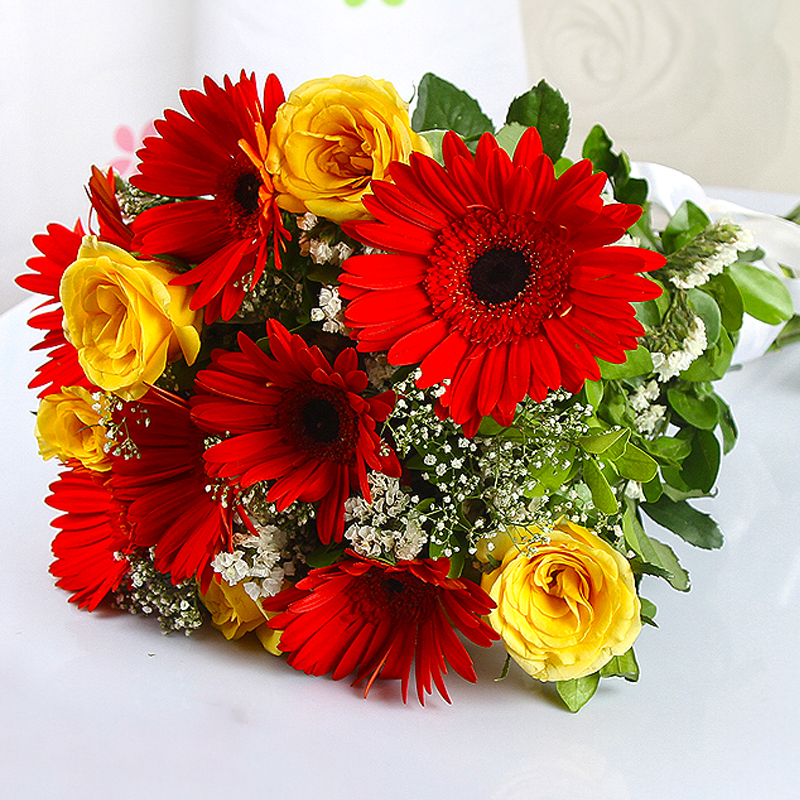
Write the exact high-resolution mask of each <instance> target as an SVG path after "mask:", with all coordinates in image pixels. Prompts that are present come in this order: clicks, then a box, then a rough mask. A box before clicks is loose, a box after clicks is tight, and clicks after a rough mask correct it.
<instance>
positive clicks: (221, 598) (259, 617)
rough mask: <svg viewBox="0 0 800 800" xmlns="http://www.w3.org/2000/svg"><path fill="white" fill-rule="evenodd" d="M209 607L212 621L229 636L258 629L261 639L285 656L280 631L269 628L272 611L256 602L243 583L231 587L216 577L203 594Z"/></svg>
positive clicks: (274, 652)
mask: <svg viewBox="0 0 800 800" xmlns="http://www.w3.org/2000/svg"><path fill="white" fill-rule="evenodd" d="M200 599H201V600H202V601H203V604H204V605H205V607H206V608H207V609H208V610H209V611H210V612H211V624H212V625H213V626H214V627H215V628H217V629H218V630H220V631H221V632H222V635H223V636H224V637H225V638H226V639H240V638H241V637H242V636H244V635H245V634H246V633H249V632H250V631H255V634H256V636H258V639H259V641H260V642H261V644H262V645H263V646H264V649H265V650H268V651H269V652H270V653H272V654H273V655H276V656H279V655H282V653H281V651H280V650H279V649H278V642H279V641H280V638H281V632H280V631H274V630H272V628H268V627H267V620H268V619H269V618H270V617H273V616H275V615H274V614H268V613H267V612H266V611H264V609H263V608H262V607H261V604H260V603H256V602H255V600H253V599H252V598H251V597H250V595H249V594H247V592H246V591H245V589H244V586H243V585H242V584H241V583H237V584H234V585H233V586H231V585H230V584H229V583H228V582H227V581H225V580H224V579H222V578H217V577H215V579H214V580H212V581H211V583H210V585H209V587H208V591H207V592H206V593H205V594H201V595H200Z"/></svg>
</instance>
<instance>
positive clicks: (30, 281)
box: [16, 222, 95, 397]
mask: <svg viewBox="0 0 800 800" xmlns="http://www.w3.org/2000/svg"><path fill="white" fill-rule="evenodd" d="M83 236H84V230H83V226H82V225H81V223H80V222H77V223H75V227H74V228H73V229H72V230H70V229H69V228H65V227H64V226H63V225H58V224H56V223H53V224H52V225H48V226H47V233H42V234H39V235H38V236H34V237H33V243H34V245H35V246H36V247H37V248H38V250H39V251H40V252H41V255H39V256H34V257H33V258H29V259H28V267H29V268H30V269H31V270H32V271H31V272H26V273H25V274H24V275H20V276H19V277H17V279H16V281H17V283H18V284H19V285H20V286H21V287H22V288H23V289H27V290H28V291H30V292H36V293H38V294H43V295H45V296H46V297H47V299H46V300H45V301H44V302H42V304H41V305H39V306H37V311H38V310H39V309H44V308H46V307H48V306H50V307H49V308H47V310H44V311H41V313H38V314H35V315H34V316H32V317H31V318H30V319H29V320H28V325H30V326H31V327H32V328H37V329H39V330H43V331H45V335H44V339H43V340H42V341H41V342H39V343H38V344H36V345H34V346H33V347H32V348H31V349H32V350H48V351H49V352H48V354H47V356H48V359H47V361H46V362H45V363H44V364H43V365H42V366H41V367H39V368H38V369H37V370H36V372H37V375H36V376H35V377H34V379H33V380H32V381H31V382H30V384H29V387H30V388H31V389H35V388H38V387H44V388H42V389H41V391H40V392H39V397H44V396H45V395H48V394H53V393H54V392H60V391H61V388H62V387H63V386H83V387H84V388H85V389H94V388H95V387H94V385H93V384H92V383H91V382H90V381H89V379H88V378H87V377H86V375H85V374H84V372H83V368H82V367H81V365H80V363H79V362H78V351H77V350H76V349H75V347H74V346H73V345H72V344H70V343H69V342H68V341H67V340H66V338H65V336H64V310H63V309H62V308H61V299H60V297H59V286H60V285H61V276H62V275H63V274H64V270H66V268H67V267H68V266H69V265H70V264H72V262H73V261H75V259H76V258H77V257H78V250H79V249H80V246H81V241H82V240H83Z"/></svg>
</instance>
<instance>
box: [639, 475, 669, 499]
mask: <svg viewBox="0 0 800 800" xmlns="http://www.w3.org/2000/svg"><path fill="white" fill-rule="evenodd" d="M642 492H643V493H644V496H645V499H646V500H647V502H648V503H655V501H656V500H658V498H659V497H661V495H662V494H663V493H664V489H663V487H662V486H661V481H660V479H659V477H658V475H655V476H654V477H653V478H651V479H650V480H649V481H646V482H645V483H643V484H642Z"/></svg>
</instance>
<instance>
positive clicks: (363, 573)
mask: <svg viewBox="0 0 800 800" xmlns="http://www.w3.org/2000/svg"><path fill="white" fill-rule="evenodd" d="M349 555H350V556H352V557H350V558H345V559H344V560H342V561H339V562H337V563H336V564H333V565H332V566H330V567H323V568H321V569H314V570H311V572H310V573H309V574H308V576H307V577H306V578H303V580H301V581H299V582H298V583H297V585H296V586H294V587H291V588H289V589H285V590H284V591H282V592H280V593H279V594H278V595H276V596H275V597H274V598H270V599H268V600H265V601H264V603H263V604H264V608H265V609H266V610H267V611H279V612H283V613H280V614H278V615H277V616H275V617H273V618H272V619H271V620H270V621H269V623H268V624H269V626H270V627H271V628H274V629H276V630H282V631H283V633H282V634H281V639H280V644H279V647H280V649H281V650H283V651H285V652H288V653H289V658H288V663H289V664H290V665H291V666H293V667H294V668H295V669H298V670H302V671H303V672H305V673H306V674H310V675H325V674H327V673H328V672H331V671H332V672H333V679H334V680H339V679H340V678H344V677H345V676H347V675H350V674H351V673H353V672H355V671H357V672H356V678H355V681H354V683H353V685H354V686H355V685H356V684H358V683H360V682H361V681H362V680H364V679H365V678H367V685H366V689H365V691H364V696H365V697H366V696H367V694H368V693H369V690H370V688H371V686H372V684H373V682H374V681H375V679H376V678H379V677H380V678H391V679H396V680H400V681H402V691H403V702H406V701H407V699H408V683H409V678H410V675H411V665H412V662H415V670H414V672H415V677H416V686H417V697H418V698H419V701H420V703H421V704H422V705H425V695H426V694H430V693H431V682H433V683H434V684H435V685H436V688H437V689H438V690H439V694H441V696H442V697H443V698H444V699H445V700H446V701H447V702H448V703H449V702H450V698H449V696H448V694H447V689H446V688H445V685H444V679H443V675H444V674H445V673H446V672H447V666H446V663H445V662H447V663H449V664H450V666H451V667H452V668H453V669H454V670H455V671H456V672H457V673H458V674H459V675H460V676H461V677H462V678H464V679H465V680H468V681H471V682H473V683H474V682H475V681H476V680H477V678H476V675H475V670H474V668H473V666H472V660H471V659H470V657H469V655H468V653H467V651H466V649H465V648H464V645H463V644H462V643H461V641H460V640H459V639H458V637H457V636H456V634H455V632H454V631H453V628H454V627H455V628H456V629H458V630H459V631H461V633H462V634H464V636H466V637H467V638H468V639H469V640H470V641H472V642H475V644H479V645H481V646H483V647H488V646H489V645H491V643H492V641H494V640H496V639H498V638H499V637H498V635H497V634H496V633H495V632H494V631H493V630H492V629H491V628H490V627H489V625H487V624H486V622H484V621H483V620H482V619H481V618H480V617H481V615H485V614H488V613H489V611H491V610H492V608H494V602H493V601H492V599H491V598H490V597H489V596H488V595H487V594H486V593H485V592H484V591H483V590H482V589H481V588H480V586H478V585H477V584H476V583H473V582H472V581H468V580H460V579H455V578H448V577H447V573H448V571H449V569H450V561H449V559H446V558H440V559H436V560H434V559H430V558H426V559H417V560H414V561H399V562H398V563H397V564H395V565H389V564H384V563H381V562H379V561H373V560H371V559H367V558H360V557H359V556H356V555H355V554H354V553H350V554H349Z"/></svg>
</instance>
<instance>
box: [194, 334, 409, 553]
mask: <svg viewBox="0 0 800 800" xmlns="http://www.w3.org/2000/svg"><path fill="white" fill-rule="evenodd" d="M267 335H268V337H269V347H270V350H271V355H268V354H267V353H265V352H264V351H263V350H261V349H260V348H259V347H258V346H257V345H256V344H255V343H254V342H253V341H252V340H251V339H249V338H248V337H247V336H246V335H245V334H243V333H240V334H239V346H240V347H241V350H242V352H241V353H228V352H224V351H216V352H214V353H213V354H212V364H211V367H210V368H209V369H206V370H203V371H201V372H200V373H198V375H197V378H196V380H195V387H196V389H197V394H196V395H195V396H194V397H193V398H192V416H193V418H194V419H195V420H196V422H197V424H198V425H199V426H200V427H202V428H203V429H204V430H207V431H209V432H211V433H215V434H219V435H228V434H230V436H229V438H226V439H225V440H224V441H222V442H219V443H218V444H215V445H213V446H212V447H210V448H209V449H208V450H207V451H206V454H205V458H206V461H208V462H209V465H210V469H211V471H212V474H215V475H218V476H220V477H221V478H225V479H229V480H230V479H236V480H237V481H238V483H239V484H240V485H241V486H242V487H248V486H252V485H253V484H255V483H258V482H259V481H274V483H273V484H272V485H271V486H270V488H269V491H268V493H267V500H269V501H270V502H274V503H275V505H276V506H277V508H278V510H279V511H283V510H285V509H286V508H288V507H289V506H290V505H291V504H292V503H293V502H294V501H295V500H300V501H303V502H307V503H316V502H318V503H319V506H318V509H317V517H316V521H317V532H318V534H319V537H320V539H321V540H322V541H323V542H325V543H326V544H327V543H328V542H330V541H331V539H334V540H336V541H341V539H342V536H343V534H344V504H345V501H346V500H347V498H348V497H349V496H350V492H351V490H352V489H353V488H355V487H360V489H361V491H362V492H363V494H364V496H365V497H366V498H367V499H368V500H369V498H370V493H369V484H368V482H367V468H370V469H373V470H377V471H379V472H383V473H386V474H388V475H393V476H396V477H399V475H400V464H399V462H398V460H397V456H396V455H395V453H394V452H393V451H392V450H391V448H389V447H388V445H387V444H386V443H385V442H383V441H382V440H381V438H380V436H379V435H378V434H377V432H376V423H378V422H383V421H384V420H385V419H386V418H387V416H388V415H389V413H390V412H391V410H392V408H393V407H394V400H395V398H394V393H393V392H384V393H383V394H380V395H377V396H376V397H364V396H363V395H362V392H363V391H364V390H365V389H366V388H367V375H366V373H365V372H363V371H362V370H360V369H358V360H357V355H356V352H355V350H354V349H353V348H352V347H348V348H346V349H344V350H343V351H342V352H341V353H340V354H339V355H338V356H337V357H336V360H335V361H334V364H333V366H331V365H330V363H329V362H328V360H327V359H326V358H325V356H324V355H323V354H322V352H321V351H320V349H319V348H318V347H316V346H314V347H309V346H308V345H307V344H306V342H305V341H304V340H303V338H302V337H301V336H299V335H297V334H290V333H289V332H288V331H287V330H286V328H284V326H283V325H281V324H280V323H279V322H277V321H276V320H269V321H268V322H267Z"/></svg>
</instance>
